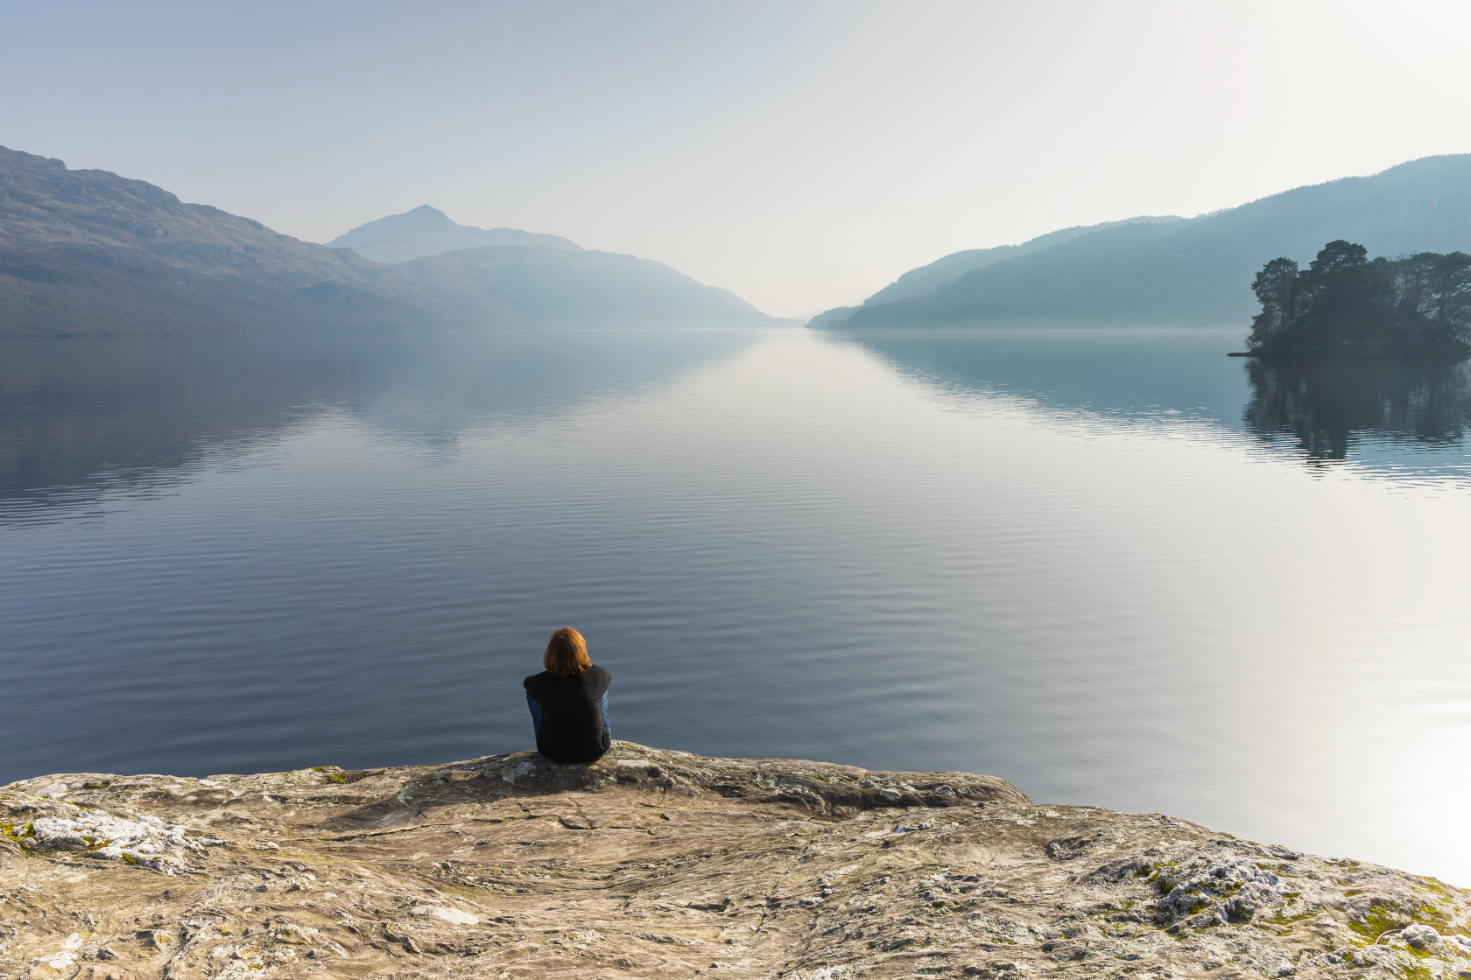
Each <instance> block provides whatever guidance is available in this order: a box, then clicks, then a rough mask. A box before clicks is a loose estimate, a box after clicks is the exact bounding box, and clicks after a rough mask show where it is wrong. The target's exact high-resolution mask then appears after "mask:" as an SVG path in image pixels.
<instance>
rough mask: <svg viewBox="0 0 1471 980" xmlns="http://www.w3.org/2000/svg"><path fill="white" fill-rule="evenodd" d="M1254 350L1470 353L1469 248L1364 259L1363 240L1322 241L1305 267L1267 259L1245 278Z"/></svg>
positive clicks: (1268, 353)
mask: <svg viewBox="0 0 1471 980" xmlns="http://www.w3.org/2000/svg"><path fill="white" fill-rule="evenodd" d="M1251 288H1252V291H1253V292H1255V293H1256V296H1257V299H1258V300H1259V301H1260V302H1261V304H1262V311H1261V312H1260V313H1258V314H1257V315H1256V316H1254V317H1252V329H1251V336H1250V338H1249V339H1248V343H1249V344H1250V346H1251V350H1250V353H1251V354H1253V355H1254V356H1257V357H1315V356H1323V355H1352V354H1357V355H1377V354H1387V355H1395V356H1400V357H1435V358H1464V357H1466V356H1468V354H1471V343H1468V341H1471V255H1467V254H1466V253H1465V252H1451V253H1450V254H1449V255H1439V254H1436V253H1434V252H1421V253H1420V254H1418V255H1411V256H1408V257H1405V258H1400V259H1394V260H1390V259H1385V258H1377V259H1374V260H1373V261H1370V260H1369V258H1368V252H1367V251H1366V250H1365V248H1364V246H1362V245H1355V244H1353V243H1352V242H1346V241H1343V240H1339V241H1336V242H1329V243H1328V244H1327V245H1325V246H1324V247H1323V250H1322V251H1321V252H1319V253H1318V257H1317V258H1316V259H1314V260H1313V262H1312V264H1311V265H1310V266H1308V268H1306V269H1300V268H1298V265H1297V263H1296V262H1294V261H1293V260H1292V259H1273V260H1272V261H1270V262H1268V263H1267V264H1266V265H1265V266H1263V267H1262V270H1261V271H1260V272H1258V273H1257V274H1256V279H1255V280H1254V281H1253V282H1252V285H1251Z"/></svg>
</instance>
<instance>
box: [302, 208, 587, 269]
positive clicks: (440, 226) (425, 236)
mask: <svg viewBox="0 0 1471 980" xmlns="http://www.w3.org/2000/svg"><path fill="white" fill-rule="evenodd" d="M486 245H519V246H531V245H546V246H548V247H550V248H564V249H567V250H568V251H572V252H580V251H582V246H580V245H578V244H577V243H576V242H571V241H568V240H567V239H565V238H563V237H561V236H560V235H538V234H536V233H535V232H530V231H520V230H518V229H516V228H491V229H489V230H486V229H484V228H475V227H472V226H470V225H458V224H455V223H454V222H453V221H451V220H450V217H449V215H447V214H445V213H444V212H443V211H440V210H438V209H437V208H431V207H430V206H429V205H427V204H424V205H421V206H419V207H417V208H414V210H412V211H406V212H404V213H403V214H391V215H389V216H388V217H386V218H379V219H378V220H377V221H369V222H368V223H367V224H365V225H358V226H357V227H356V228H354V229H353V230H352V231H350V232H348V233H347V234H345V235H338V236H337V237H336V238H334V239H332V240H331V241H330V242H328V243H327V247H328V248H350V249H352V250H353V251H354V252H356V253H358V254H359V255H361V256H363V257H364V258H367V259H372V260H373V261H374V262H382V263H385V264H386V263H393V262H407V261H409V259H417V258H422V257H423V256H426V255H442V254H444V253H445V252H453V251H456V250H457V249H462V248H482V247H484V246H486Z"/></svg>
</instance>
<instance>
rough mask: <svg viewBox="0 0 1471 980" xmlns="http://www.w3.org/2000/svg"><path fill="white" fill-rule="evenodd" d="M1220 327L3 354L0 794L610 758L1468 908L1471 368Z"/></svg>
mask: <svg viewBox="0 0 1471 980" xmlns="http://www.w3.org/2000/svg"><path fill="white" fill-rule="evenodd" d="M1242 333H1243V331H1242V330H1239V329H1238V330H1232V331H1229V332H1210V331H1179V332H1173V331H1160V330H1152V331H1120V330H1102V329H1093V330H1087V329H1079V330H1045V331H993V332H975V333H971V332H964V333H949V334H943V333H942V334H936V333H923V334H851V335H843V334H832V335H829V334H818V333H813V332H808V331H804V330H787V331H769V332H756V331H748V332H740V331H733V332H702V331H689V332H646V333H570V332H569V333H544V334H526V333H513V334H491V335H436V336H421V337H371V338H353V339H342V338H336V339H334V338H323V339H280V338H276V339H271V338H255V339H250V338H246V339H229V340H205V339H159V340H121V339H120V340H108V339H94V340H57V341H15V340H11V341H6V342H4V343H3V345H0V667H3V671H4V674H3V676H4V708H3V711H0V745H3V750H0V783H4V782H8V781H10V780H14V779H19V778H23V777H29V776H34V775H39V774H43V773H48V772H56V771H92V772H123V773H131V772H169V773H179V774H193V775H206V774H210V773H220V772H255V771H260V770H277V769H291V768H299V767H303V766H310V765H319V764H326V763H334V764H337V765H341V766H346V767H365V766H376V765H388V764H403V763H434V762H443V761H450V760H456V759H464V758H471V757H475V756H480V755H485V754H489V753H495V752H506V751H513V750H519V749H525V748H529V747H531V746H532V737H531V726H530V721H529V718H528V715H527V711H526V707H525V701H524V697H523V694H522V690H521V678H522V677H523V676H524V675H526V674H528V673H531V672H534V671H535V670H537V669H539V659H538V658H539V655H540V650H541V647H542V645H543V644H544V643H545V640H546V637H547V634H548V633H549V632H550V631H551V630H552V629H553V628H555V627H558V626H562V625H572V626H576V627H577V628H578V629H580V630H582V631H583V633H585V634H586V636H587V637H588V641H589V644H590V647H591V649H592V653H593V658H594V660H595V661H597V662H598V663H601V664H602V665H604V666H606V667H608V668H609V669H610V670H611V671H612V672H613V676H614V683H613V688H612V691H611V708H612V711H611V717H612V722H613V732H614V735H615V737H618V738H626V739H632V740H634V741H638V742H644V743H649V744H653V745H658V746H662V747H666V748H678V749H686V750H690V751H694V752H700V753H706V754H711V755H730V756H795V757H803V758H810V759H822V760H832V761H836V762H843V763H848V764H853V765H859V766H865V767H869V768H884V769H918V770H937V769H938V770H966V771H971V772H982V773H991V774H994V775H998V776H1003V777H1005V778H1007V779H1010V780H1011V781H1012V782H1014V783H1015V784H1016V785H1017V786H1018V787H1019V788H1021V789H1022V790H1023V791H1024V792H1026V793H1027V794H1029V795H1030V796H1031V797H1032V798H1033V799H1035V800H1037V801H1039V802H1041V801H1046V802H1063V803H1088V804H1100V805H1104V806H1108V807H1112V808H1115V809H1121V810H1129V811H1142V812H1155V811H1158V812H1165V813H1170V814H1173V815H1176V816H1180V817H1184V818H1186V819H1190V820H1194V821H1197V822H1200V823H1203V824H1206V825H1208V826H1211V827H1213V828H1216V829H1219V830H1224V831H1229V832H1232V833H1235V834H1238V835H1241V836H1244V837H1249V838H1252V839H1256V840H1260V841H1263V842H1270V843H1276V844H1282V845H1286V846H1289V847H1293V848H1297V849H1302V850H1311V851H1315V852H1318V853H1325V854H1329V855H1335V856H1336V855H1343V856H1352V857H1357V858H1361V859H1365V860H1371V861H1377V862H1381V863H1387V864H1392V865H1395V866H1398V867H1402V868H1405V869H1407V870H1411V871H1416V872H1420V873H1425V874H1432V875H1436V876H1438V877H1441V878H1444V879H1447V880H1450V881H1452V882H1455V883H1457V884H1460V885H1471V835H1468V834H1467V833H1466V832H1465V831H1466V821H1467V814H1468V813H1471V773H1468V768H1471V767H1468V763H1467V759H1468V756H1471V657H1468V656H1467V646H1468V638H1471V465H1468V464H1471V460H1468V457H1467V447H1466V445H1465V441H1464V432H1465V428H1466V426H1467V423H1468V419H1471V384H1468V378H1467V375H1466V370H1465V368H1463V367H1453V368H1445V369H1438V370H1436V369H1423V368H1416V367H1403V366H1401V367H1374V366H1368V365H1358V366H1349V367H1343V368H1338V369H1324V370H1321V371H1314V372H1291V371H1281V370H1270V369H1264V368H1261V367H1260V366H1257V365H1255V364H1254V363H1251V362H1246V361H1243V360H1242V359H1231V358H1227V357H1225V356H1224V355H1225V353H1226V352H1227V351H1229V350H1234V349H1239V345H1240V343H1241V335H1242Z"/></svg>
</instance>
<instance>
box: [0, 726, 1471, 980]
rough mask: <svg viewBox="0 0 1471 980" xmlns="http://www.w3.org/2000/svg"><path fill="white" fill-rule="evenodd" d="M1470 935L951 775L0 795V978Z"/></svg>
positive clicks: (298, 972)
mask: <svg viewBox="0 0 1471 980" xmlns="http://www.w3.org/2000/svg"><path fill="white" fill-rule="evenodd" d="M37 790H45V792H44V793H38V792H36V791H37ZM112 851H117V852H119V854H118V855H114V854H112V853H111V852H112ZM109 858H115V859H113V860H109ZM1468 927H1471V902H1468V896H1467V894H1466V893H1465V892H1463V891H1461V890H1459V889H1455V888H1452V887H1450V886H1447V885H1444V884H1442V883H1440V882H1437V881H1434V880H1433V879H1427V878H1421V877H1417V876H1414V875H1407V874H1403V873H1401V872H1397V871H1393V870H1391V869H1387V868H1380V867H1376V866H1373V865H1367V864H1360V863H1357V862H1349V861H1335V860H1330V859H1323V858H1316V857H1313V856H1311V855H1303V854H1299V853H1297V852H1295V851H1289V850H1286V849H1284V848H1280V847H1275V846H1264V845H1260V844H1254V843H1251V842H1249V841H1244V840H1239V839H1237V838H1234V837H1231V836H1229V835H1224V834H1220V833H1215V832H1211V831H1209V830H1206V829H1205V828H1202V827H1198V826H1196V825H1194V824H1189V823H1186V822H1184V821H1179V820H1173V819H1171V818H1168V817H1161V816H1159V815H1157V814H1149V815H1134V814H1122V813H1113V812H1110V811H1107V810H1102V809H1098V808H1096V807H1067V806H1036V805H1033V804H1032V803H1031V801H1030V800H1028V799H1027V798H1026V797H1025V796H1024V795H1022V793H1020V792H1019V791H1018V790H1017V789H1016V788H1015V787H1013V786H1011V784H1009V783H1007V782H1005V781H1004V780H1001V779H996V778H994V777H988V776H974V775H968V774H963V773H886V772H867V771H864V770H861V769H855V768H852V767H846V766H837V765H829V764H824V763H816V762H802V761H796V760H783V759H761V760H740V759H718V758H707V757H703V756H696V755H691V754H689V753H682V752H670V751H661V750H659V749H654V748H650V747H647V746H640V745H634V744H632V743H627V742H619V743H615V746H614V748H613V750H612V751H611V752H610V753H609V754H608V755H607V756H605V757H604V758H603V759H602V760H600V761H599V762H597V763H595V764H592V765H586V766H568V765H559V764H557V763H553V762H551V761H549V760H547V759H544V758H542V757H541V756H539V755H537V754H535V753H531V752H521V753H513V754H508V755H498V756H490V757H486V758H482V759H474V760H469V761H465V762H457V763H453V764H450V765H443V766H427V767H405V768H384V769H368V770H341V769H337V768H336V767H331V766H322V767H317V768H315V769H310V770H302V771H297V772H290V773H264V774H259V775H249V776H215V777H211V778H210V779H203V780H201V779H183V778H175V777H170V776H132V777H123V776H112V775H105V774H104V775H98V774H75V775H60V776H48V777H43V778H41V779H34V780H28V781H23V782H20V783H15V784H12V785H10V786H8V787H5V788H3V789H0V977H6V978H8V977H20V976H26V977H43V976H58V977H61V976H66V977H81V978H88V980H105V978H106V977H107V976H108V975H112V976H114V977H117V978H128V980H150V978H159V980H162V978H165V977H168V978H174V977H178V978H186V977H187V978H194V977H206V978H238V977H272V978H274V977H295V976H311V977H324V978H330V977H354V978H370V977H371V978H378V977H404V978H409V977H427V976H435V977H466V978H469V977H477V978H478V977H494V978H507V980H510V978H523V977H524V978H531V977H536V978H541V977H550V978H554V977H578V978H584V977H592V978H595V977H609V978H612V977H650V978H659V980H666V978H668V977H671V976H683V977H694V976H706V975H708V976H711V977H726V976H729V977H732V978H753V980H754V978H763V980H768V978H769V980H777V978H780V980H795V978H800V980H837V978H842V980H860V978H876V980H882V978H888V977H899V976H905V977H910V976H915V975H919V976H951V977H1007V978H1020V977H1022V976H1023V975H1030V974H1034V973H1046V974H1048V975H1049V976H1059V977H1080V978H1081V977H1100V976H1107V977H1120V978H1122V977H1124V976H1125V975H1126V974H1136V975H1138V976H1139V977H1140V978H1141V980H1142V978H1144V977H1165V976H1191V975H1198V974H1211V975H1219V976H1222V977H1225V976H1232V977H1236V976H1262V977H1286V976H1293V975H1296V976H1299V977H1306V976H1325V977H1340V976H1341V977H1368V978H1374V980H1379V978H1383V980H1390V978H1394V980H1463V978H1465V977H1466V976H1468V975H1471V928H1468Z"/></svg>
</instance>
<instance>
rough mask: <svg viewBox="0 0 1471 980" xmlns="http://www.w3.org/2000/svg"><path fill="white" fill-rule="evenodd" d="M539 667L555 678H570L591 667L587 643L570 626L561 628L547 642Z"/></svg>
mask: <svg viewBox="0 0 1471 980" xmlns="http://www.w3.org/2000/svg"><path fill="white" fill-rule="evenodd" d="M541 665H542V666H543V667H545V668H546V669H547V673H549V674H554V675H556V676H557V677H572V676H574V675H577V674H580V673H582V672H583V671H584V670H587V668H589V667H591V666H592V661H591V660H589V659H588V657H587V641H586V640H584V639H583V638H582V634H581V633H579V632H577V631H576V630H575V629H573V628H572V627H570V626H563V627H562V628H561V629H559V630H557V631H556V632H555V633H553V634H552V638H551V639H550V640H548V641H547V648H546V651H545V652H544V653H543V654H542V655H541Z"/></svg>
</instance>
